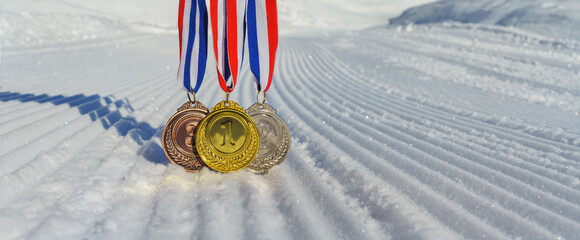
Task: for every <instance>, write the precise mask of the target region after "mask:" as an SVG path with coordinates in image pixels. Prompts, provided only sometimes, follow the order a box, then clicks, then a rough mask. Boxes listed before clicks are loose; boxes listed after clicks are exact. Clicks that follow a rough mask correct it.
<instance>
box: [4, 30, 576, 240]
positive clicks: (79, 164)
mask: <svg viewBox="0 0 580 240" xmlns="http://www.w3.org/2000/svg"><path fill="white" fill-rule="evenodd" d="M399 30H400V29H399ZM399 30H397V29H393V28H384V29H367V30H364V31H359V32H350V33H348V34H343V35H338V34H335V35H331V36H319V37H299V38H290V37H287V38H283V39H281V42H280V47H279V50H278V61H277V64H278V65H277V67H276V71H275V76H274V79H275V80H274V81H275V82H274V83H273V85H272V86H273V87H272V89H271V91H270V92H269V93H268V102H269V103H270V105H272V106H273V107H274V108H276V109H277V110H278V114H279V115H280V116H281V117H283V118H284V119H285V120H286V122H287V124H288V126H289V129H290V131H291V133H292V149H291V151H290V153H289V155H288V159H287V160H286V161H285V162H284V163H282V165H280V166H277V167H275V168H273V169H271V170H270V172H269V173H268V174H252V173H250V172H246V171H239V172H234V173H228V174H221V173H218V172H215V171H212V170H209V169H207V168H206V169H203V170H202V171H201V172H199V173H187V172H185V171H184V170H183V169H182V168H180V167H178V166H175V165H172V164H170V163H169V162H168V160H167V159H166V158H165V155H164V153H163V150H162V148H161V140H160V138H161V135H162V131H163V126H164V124H165V121H166V120H167V119H169V117H170V116H171V115H172V114H173V113H175V110H176V109H177V108H178V107H179V106H181V104H183V103H184V102H185V101H186V100H187V98H186V96H185V94H184V93H183V91H182V90H181V89H178V88H177V85H176V84H175V82H174V80H172V79H174V78H175V71H176V70H175V69H176V64H177V62H176V57H175V54H176V50H175V49H173V48H172V46H173V43H174V40H175V36H173V35H143V36H137V37H125V38H115V39H110V40H108V41H98V42H86V43H83V44H71V45H69V46H58V45H57V46H47V47H36V48H33V49H8V50H6V51H5V52H3V54H4V56H5V57H4V59H2V60H3V62H2V65H0V68H2V71H1V72H0V76H1V77H2V81H3V82H5V83H6V85H5V86H7V87H4V86H3V87H2V88H1V89H0V103H1V104H0V143H1V145H2V148H1V149H0V159H1V161H0V176H1V177H0V192H2V193H3V195H2V197H1V198H0V230H1V231H0V238H2V239H13V238H14V239H19V238H21V239H46V238H52V239H63V238H64V239H68V238H71V239H79V238H83V239H84V238H90V239H115V238H119V236H124V238H126V237H127V236H132V238H133V239H160V238H168V239H208V238H211V239H237V238H245V239H274V238H276V239H462V238H468V239H505V238H522V239H538V238H542V239H555V238H558V237H562V238H564V239H573V238H575V237H577V236H579V235H580V201H579V199H580V179H579V178H580V136H579V134H580V129H579V128H578V124H577V123H578V117H577V116H574V115H573V114H569V112H570V111H578V109H574V108H577V107H578V106H579V105H577V103H575V102H574V101H575V100H578V99H579V98H580V89H578V87H577V86H578V85H577V84H575V83H573V82H572V81H571V80H569V79H571V78H574V77H577V76H578V73H577V71H578V69H580V63H579V62H578V60H575V59H574V58H573V55H571V53H570V51H572V52H573V53H575V54H577V53H578V51H579V49H578V44H577V43H576V42H573V41H570V42H565V41H564V42H556V41H551V40H550V39H541V38H538V36H534V35H526V34H525V33H521V32H512V31H510V30H509V29H501V28H485V27H478V26H477V25H465V26H456V25H451V26H446V25H437V26H430V27H425V28H421V29H415V30H414V31H406V30H403V31H399ZM478 31H486V34H487V35H485V36H486V37H485V38H481V39H477V42H476V43H475V44H474V41H473V36H474V34H476V33H474V32H478ZM522 41H523V42H525V43H527V44H528V45H527V46H526V47H522V46H521V44H519V43H521V42H522ZM555 46H560V47H555ZM522 48H523V50H522ZM6 56H9V57H6ZM31 56H34V57H31ZM211 57H212V56H210V60H209V62H208V63H212V62H213V59H211ZM63 59H65V60H66V61H65V62H63V61H62V60H63ZM87 62H90V63H91V64H90V65H89V64H87ZM568 62H571V65H568V64H567V63H568ZM369 63H376V65H373V64H369ZM25 66H33V67H30V69H29V71H24V70H22V69H23V68H25ZM211 66H213V65H212V64H208V69H207V73H206V74H207V76H208V77H207V78H206V81H205V82H204V85H203V86H202V88H201V91H200V92H199V93H198V94H197V98H198V99H199V100H200V101H202V102H203V103H204V104H205V105H206V106H208V107H212V106H214V105H215V104H216V103H217V102H219V101H222V100H224V99H225V94H224V93H223V92H222V91H221V89H220V88H219V86H218V84H217V83H216V82H217V80H216V76H214V75H215V69H214V68H213V67H211ZM543 72H547V73H546V74H544V73H543ZM548 73H552V74H554V75H555V77H554V78H550V77H549V76H548V75H547V74H548ZM470 78H471V80H465V81H464V80H461V79H470ZM47 79H54V81H52V80H51V81H48V80H47ZM82 79H91V80H90V81H86V80H82ZM249 79H250V73H249V71H248V67H247V66H245V67H244V69H243V71H242V73H241V75H240V81H239V83H238V86H237V87H236V91H234V93H233V94H232V96H231V99H232V100H234V101H236V102H238V103H239V104H240V105H241V106H243V107H248V106H250V105H251V104H253V102H254V101H255V93H254V90H253V83H251V81H250V80H249ZM31 84H32V85H34V88H30V85H31ZM492 84H499V86H504V87H506V88H517V87H518V86H524V87H525V88H524V90H522V91H523V92H522V93H515V94H513V93H510V92H509V91H503V90H501V89H499V90H498V89H494V88H491V87H490V86H491V85H492ZM3 85H4V84H3ZM442 86H443V87H442ZM446 86H447V87H446ZM433 90H435V91H433ZM437 90H439V91H441V92H436V91H437ZM526 91H527V92H526ZM526 93H532V94H535V93H544V94H547V96H548V97H551V98H552V100H550V99H548V98H546V99H543V100H542V99H540V100H538V101H536V100H534V99H529V98H526V97H525V96H526ZM490 96H492V97H490ZM505 101H509V102H510V104H502V103H503V102H505ZM567 103H568V104H567ZM526 107H529V108H538V109H542V110H546V111H549V112H553V113H554V114H560V115H559V116H563V117H560V118H546V119H545V120H540V119H538V116H537V115H535V114H534V113H533V111H521V112H520V114H519V115H508V113H512V112H514V108H515V109H524V108H526ZM565 114H569V115H565ZM576 114H577V113H576ZM503 116H509V117H508V120H507V121H505V120H503ZM509 119H511V120H512V121H510V120H509ZM22 136H24V137H22ZM7 226H16V227H7ZM61 226H67V227H66V228H62V227H61ZM55 229H58V230H55Z"/></svg>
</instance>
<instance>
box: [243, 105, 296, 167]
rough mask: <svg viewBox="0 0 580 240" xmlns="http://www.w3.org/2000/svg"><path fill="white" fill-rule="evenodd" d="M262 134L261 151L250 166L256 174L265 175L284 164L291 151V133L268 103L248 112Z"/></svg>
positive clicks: (254, 107) (251, 108)
mask: <svg viewBox="0 0 580 240" xmlns="http://www.w3.org/2000/svg"><path fill="white" fill-rule="evenodd" d="M246 112H247V113H248V114H249V115H250V117H251V118H252V119H253V120H254V122H255V123H256V126H257V127H258V132H259V133H260V149H259V150H258V155H257V156H256V159H254V161H253V162H252V163H251V164H250V165H249V166H248V168H247V169H248V170H250V171H251V172H254V173H265V172H268V170H269V169H270V168H272V167H273V166H276V165H278V164H280V163H282V162H283V161H284V160H285V159H286V155H288V151H289V150H290V131H289V130H288V127H287V126H286V123H284V121H283V120H282V119H281V118H280V117H278V115H276V110H274V109H273V108H272V107H270V105H268V104H267V103H265V101H264V102H262V103H256V104H254V105H252V106H251V107H249V108H248V110H246Z"/></svg>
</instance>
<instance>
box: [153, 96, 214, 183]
mask: <svg viewBox="0 0 580 240" xmlns="http://www.w3.org/2000/svg"><path fill="white" fill-rule="evenodd" d="M208 112H209V109H208V108H207V107H206V106H204V105H203V104H202V103H200V102H198V101H191V100H190V101H188V102H186V103H185V104H183V105H182V106H181V107H180V108H178V109H177V113H176V114H174V115H173V116H172V117H171V118H170V119H169V120H168V121H167V124H165V128H164V129H163V137H162V145H163V151H164V152H165V156H167V158H168V159H169V161H170V162H171V163H174V164H177V165H180V166H182V167H183V168H185V170H186V171H188V172H197V171H199V170H201V168H203V166H205V164H204V163H203V161H202V160H201V159H200V158H199V155H198V153H197V150H196V144H195V133H196V131H195V130H196V129H197V125H198V124H199V122H200V121H201V120H202V119H204V118H205V116H206V115H207V114H208Z"/></svg>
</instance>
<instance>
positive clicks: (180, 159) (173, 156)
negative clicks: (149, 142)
mask: <svg viewBox="0 0 580 240" xmlns="http://www.w3.org/2000/svg"><path fill="white" fill-rule="evenodd" d="M173 125H174V124H173V123H172V124H170V125H169V129H172V128H173ZM172 132H173V131H168V132H167V136H166V138H165V146H166V148H165V149H166V151H167V155H169V159H170V160H171V161H172V162H173V163H175V164H177V165H180V166H182V167H183V168H185V170H186V171H188V172H198V171H199V170H201V169H202V168H203V167H204V166H205V164H203V161H200V160H199V158H198V157H199V156H198V157H190V156H187V155H184V154H183V153H181V152H179V151H178V150H177V148H175V145H174V144H173V141H172V138H171V136H172V134H173V133H172ZM194 153H195V151H194Z"/></svg>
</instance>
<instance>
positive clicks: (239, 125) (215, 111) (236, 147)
mask: <svg viewBox="0 0 580 240" xmlns="http://www.w3.org/2000/svg"><path fill="white" fill-rule="evenodd" d="M196 142H197V147H198V148H197V149H198V151H199V155H200V157H201V159H202V161H203V162H205V164H207V166H209V167H210V168H212V169H214V170H216V171H219V172H230V171H237V170H240V169H242V168H245V167H246V166H248V165H249V164H250V163H251V162H252V160H254V158H255V157H256V154H257V153H258V148H259V145H260V135H259V134H258V129H257V127H256V124H254V121H253V120H252V118H251V117H250V116H249V115H248V114H247V113H245V112H244V109H243V108H242V107H240V106H239V105H238V104H237V103H235V102H233V101H222V102H220V103H218V104H217V105H216V106H215V107H213V108H212V111H211V113H210V114H209V115H208V116H207V117H206V118H205V119H203V121H202V122H201V123H200V124H199V129H198V132H197V136H196Z"/></svg>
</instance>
